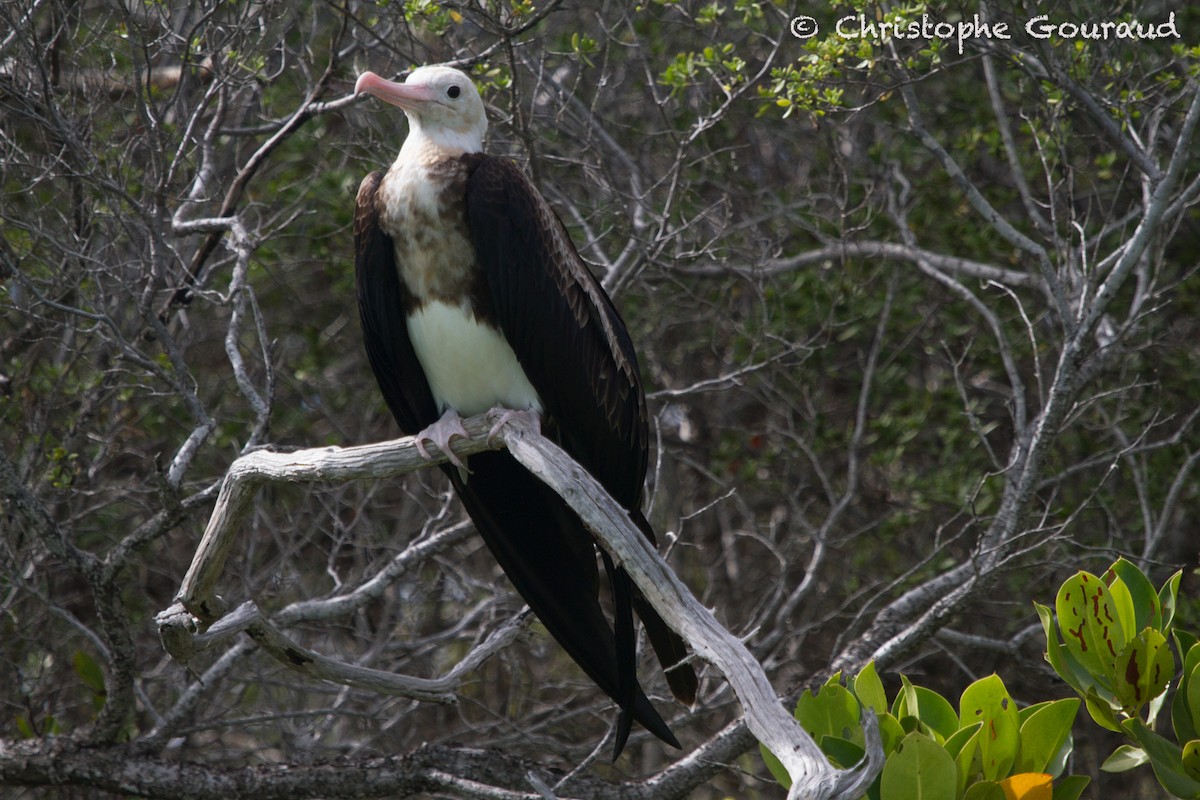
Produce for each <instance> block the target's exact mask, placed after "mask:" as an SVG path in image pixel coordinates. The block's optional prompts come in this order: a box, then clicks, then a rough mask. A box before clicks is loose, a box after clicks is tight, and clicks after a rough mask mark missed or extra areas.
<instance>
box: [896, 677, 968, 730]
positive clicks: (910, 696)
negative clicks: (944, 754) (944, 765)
mask: <svg viewBox="0 0 1200 800" xmlns="http://www.w3.org/2000/svg"><path fill="white" fill-rule="evenodd" d="M900 681H901V683H902V687H901V689H900V692H899V693H898V694H897V695H896V700H895V702H894V703H893V704H892V713H893V714H894V715H895V716H896V717H897V718H898V719H899V720H900V721H901V723H902V724H903V723H904V718H905V717H908V716H912V717H916V718H917V720H918V721H919V722H920V723H921V725H922V726H923V727H924V728H925V729H926V730H927V731H928V732H930V733H932V734H933V735H934V737H935V738H936V739H937V740H938V741H939V742H944V741H946V740H947V739H949V738H950V737H951V736H953V735H954V732H955V731H957V730H958V715H957V714H956V713H954V706H952V705H950V701H949V700H947V699H946V698H944V697H942V696H941V695H940V694H938V693H937V692H935V691H933V690H932V689H926V688H925V687H924V686H914V685H913V684H912V683H910V682H909V680H908V678H906V677H905V676H903V675H901V676H900Z"/></svg>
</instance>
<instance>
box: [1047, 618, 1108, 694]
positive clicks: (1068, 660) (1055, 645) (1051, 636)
mask: <svg viewBox="0 0 1200 800" xmlns="http://www.w3.org/2000/svg"><path fill="white" fill-rule="evenodd" d="M1033 607H1034V609H1036V611H1037V614H1038V619H1039V620H1041V623H1042V632H1043V633H1044V634H1045V635H1046V661H1048V662H1049V663H1050V666H1051V667H1052V668H1053V669H1054V671H1055V672H1056V673H1058V677H1060V678H1062V679H1063V680H1064V681H1066V683H1067V685H1068V686H1070V687H1071V688H1072V689H1074V690H1075V691H1076V692H1078V693H1079V695H1080V696H1083V695H1084V694H1086V693H1087V690H1088V687H1089V686H1091V685H1092V684H1093V683H1095V680H1094V679H1093V678H1092V676H1091V675H1089V674H1088V672H1087V670H1086V669H1084V667H1083V665H1082V664H1080V663H1079V662H1078V661H1076V660H1075V657H1074V656H1072V655H1071V651H1070V650H1068V649H1067V646H1066V645H1065V644H1063V643H1062V641H1061V640H1060V639H1059V638H1058V627H1057V626H1056V625H1055V624H1054V612H1053V610H1051V609H1050V608H1049V607H1047V606H1044V605H1042V604H1041V603H1034V604H1033Z"/></svg>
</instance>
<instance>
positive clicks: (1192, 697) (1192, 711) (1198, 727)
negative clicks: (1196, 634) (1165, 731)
mask: <svg viewBox="0 0 1200 800" xmlns="http://www.w3.org/2000/svg"><path fill="white" fill-rule="evenodd" d="M1195 655H1200V645H1196V646H1195V647H1193V648H1192V649H1191V650H1189V651H1188V654H1187V659H1186V661H1187V666H1185V669H1186V670H1187V672H1186V674H1187V686H1186V687H1183V686H1181V687H1180V691H1179V694H1182V695H1183V696H1184V702H1186V703H1187V716H1188V718H1189V719H1190V720H1191V724H1192V731H1191V734H1192V735H1190V736H1183V735H1180V737H1179V739H1180V741H1187V740H1188V739H1195V738H1197V735H1196V734H1197V733H1198V732H1200V660H1197V661H1196V663H1194V664H1193V663H1191V662H1192V661H1193V658H1192V657H1193V656H1195Z"/></svg>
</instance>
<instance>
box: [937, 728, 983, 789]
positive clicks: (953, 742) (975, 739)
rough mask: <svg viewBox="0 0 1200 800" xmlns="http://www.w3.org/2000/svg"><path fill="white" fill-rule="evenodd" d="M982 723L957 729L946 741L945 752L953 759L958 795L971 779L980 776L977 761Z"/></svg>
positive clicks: (980, 770) (978, 760) (980, 769)
mask: <svg viewBox="0 0 1200 800" xmlns="http://www.w3.org/2000/svg"><path fill="white" fill-rule="evenodd" d="M981 730H983V723H982V722H976V723H974V724H973V725H968V726H967V727H965V728H959V729H958V730H957V731H956V732H955V733H954V735H953V736H951V737H950V738H949V739H947V740H946V745H945V747H946V752H947V753H949V754H950V757H951V758H953V759H954V767H955V772H956V773H957V780H958V793H959V794H962V793H963V792H964V791H965V790H966V788H967V783H968V782H969V781H970V780H971V779H972V778H976V779H977V778H978V777H979V775H980V774H982V771H983V770H982V767H981V766H980V765H981V763H982V762H981V761H980V759H979V736H980V733H979V732H980V731H981Z"/></svg>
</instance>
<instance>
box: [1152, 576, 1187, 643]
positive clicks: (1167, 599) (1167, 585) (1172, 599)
mask: <svg viewBox="0 0 1200 800" xmlns="http://www.w3.org/2000/svg"><path fill="white" fill-rule="evenodd" d="M1182 577H1183V572H1182V571H1179V572H1176V573H1175V574H1174V575H1172V576H1171V577H1169V578H1167V579H1166V581H1164V582H1163V585H1162V588H1161V589H1159V590H1158V607H1159V608H1160V609H1162V623H1161V625H1160V626H1159V630H1161V631H1162V632H1163V633H1166V632H1167V629H1168V628H1170V627H1171V624H1172V623H1173V622H1174V621H1175V608H1176V605H1177V603H1178V601H1179V581H1180V579H1181V578H1182ZM1189 636H1190V634H1189Z"/></svg>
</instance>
